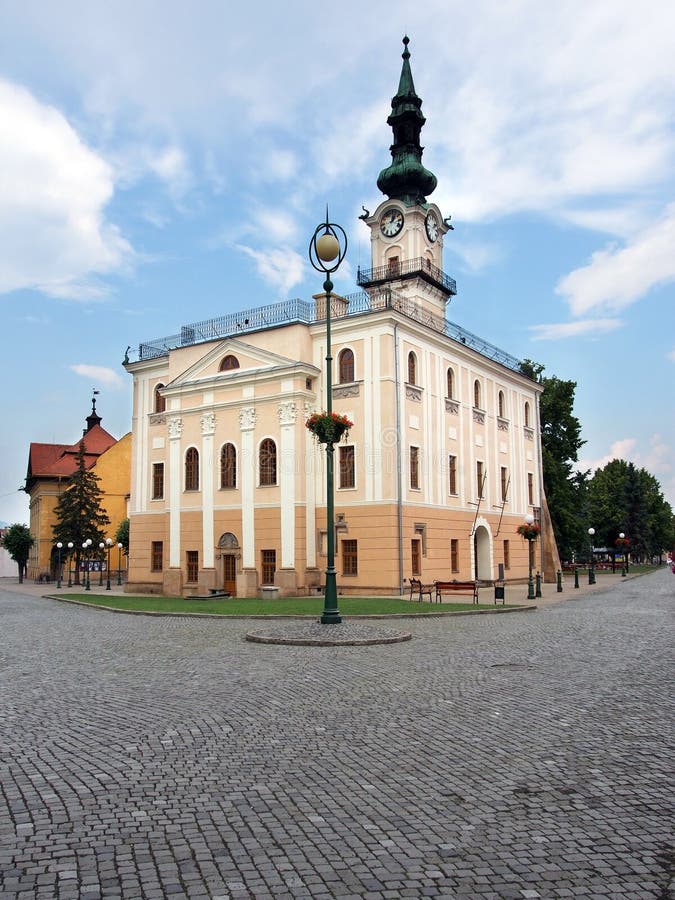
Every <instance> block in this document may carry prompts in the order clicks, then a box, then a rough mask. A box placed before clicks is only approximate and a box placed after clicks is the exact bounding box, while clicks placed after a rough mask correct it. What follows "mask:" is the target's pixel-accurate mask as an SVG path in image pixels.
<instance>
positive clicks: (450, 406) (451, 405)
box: [445, 397, 459, 416]
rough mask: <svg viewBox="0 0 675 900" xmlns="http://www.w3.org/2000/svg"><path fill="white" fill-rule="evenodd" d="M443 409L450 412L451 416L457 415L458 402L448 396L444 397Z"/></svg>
mask: <svg viewBox="0 0 675 900" xmlns="http://www.w3.org/2000/svg"><path fill="white" fill-rule="evenodd" d="M445 411H446V412H449V413H452V415H453V416H458V415H459V403H458V402H457V401H456V400H451V399H450V398H449V397H446V398H445Z"/></svg>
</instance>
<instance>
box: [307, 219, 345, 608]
mask: <svg viewBox="0 0 675 900" xmlns="http://www.w3.org/2000/svg"><path fill="white" fill-rule="evenodd" d="M346 252H347V235H346V234H345V231H344V229H343V228H342V227H341V226H340V225H335V224H334V223H332V222H329V221H328V207H326V221H325V222H324V223H323V224H322V225H318V226H317V228H316V229H315V230H314V234H313V235H312V239H311V241H310V242H309V261H310V263H311V264H312V266H313V268H314V269H316V271H317V272H323V274H324V275H325V276H326V277H325V280H324V283H323V289H324V291H325V294H326V297H325V303H326V412H327V414H328V415H329V416H330V414H331V413H332V411H333V384H332V367H333V357H332V355H331V334H330V312H331V310H330V302H331V300H330V295H331V291H332V290H333V282H332V281H331V280H330V276H331V274H332V273H333V272H335V271H336V270H337V268H338V267H339V265H340V263H341V262H342V260H343V259H344V258H345V253H346ZM334 455H335V449H334V447H333V441H332V440H328V441H327V442H326V528H327V532H328V534H327V539H328V546H327V548H326V549H327V553H328V563H327V566H326V589H325V595H324V608H323V615H322V616H321V622H322V624H324V625H339V624H340V622H342V617H341V616H340V610H339V609H338V602H337V582H336V578H335V521H334V519H335V515H334V505H333V504H334V496H333V492H334V483H333V459H334Z"/></svg>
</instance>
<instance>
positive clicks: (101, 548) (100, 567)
mask: <svg viewBox="0 0 675 900" xmlns="http://www.w3.org/2000/svg"><path fill="white" fill-rule="evenodd" d="M98 549H99V559H98V586H99V587H103V560H104V559H105V544H104V543H103V541H101V543H100V544H99V545H98Z"/></svg>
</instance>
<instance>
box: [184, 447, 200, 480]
mask: <svg viewBox="0 0 675 900" xmlns="http://www.w3.org/2000/svg"><path fill="white" fill-rule="evenodd" d="M185 490H186V491H198V490H199V451H198V450H197V448H196V447H190V448H189V449H188V451H187V453H186V454H185Z"/></svg>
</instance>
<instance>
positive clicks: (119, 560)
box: [117, 541, 122, 585]
mask: <svg viewBox="0 0 675 900" xmlns="http://www.w3.org/2000/svg"><path fill="white" fill-rule="evenodd" d="M117 584H118V585H120V584H122V542H121V541H120V542H119V544H118V545H117Z"/></svg>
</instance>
